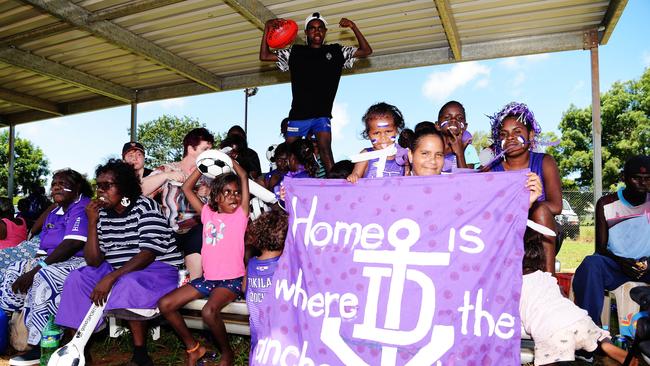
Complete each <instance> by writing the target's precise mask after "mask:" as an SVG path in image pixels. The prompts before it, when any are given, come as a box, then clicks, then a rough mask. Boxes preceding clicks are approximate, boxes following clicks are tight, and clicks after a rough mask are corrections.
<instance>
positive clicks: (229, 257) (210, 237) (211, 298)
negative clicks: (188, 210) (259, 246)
mask: <svg viewBox="0 0 650 366" xmlns="http://www.w3.org/2000/svg"><path fill="white" fill-rule="evenodd" d="M232 165H233V169H234V170H235V172H236V173H237V175H235V174H233V173H226V174H221V175H219V176H217V177H216V178H214V180H213V181H212V185H211V190H210V197H209V201H208V203H207V204H203V202H202V201H201V199H200V198H199V196H197V194H196V193H195V192H194V191H193V190H192V188H193V187H194V185H195V184H196V182H197V181H198V180H199V177H200V176H201V173H200V172H199V171H198V169H197V170H194V172H192V174H191V175H190V176H189V178H187V180H186V181H185V183H184V184H183V193H184V194H185V197H186V198H187V200H188V202H189V203H190V204H191V205H192V207H193V208H194V209H195V210H196V211H197V212H201V222H202V223H203V246H202V248H201V262H202V265H203V276H201V277H199V278H197V279H194V280H192V281H191V282H190V283H188V284H185V285H183V286H181V287H180V288H177V289H176V290H174V291H172V292H170V293H169V294H167V295H165V296H164V297H163V298H161V299H160V301H159V302H158V307H159V309H160V312H161V313H162V314H163V315H164V316H165V318H166V319H167V321H169V324H171V326H172V327H173V328H174V330H176V333H178V335H179V336H180V338H181V340H182V341H183V343H185V347H186V348H187V351H186V352H187V365H188V366H194V365H196V362H197V361H198V360H199V359H200V358H201V357H203V356H204V355H205V352H206V348H205V347H204V346H202V345H201V344H200V343H199V342H198V341H196V340H195V339H194V337H193V336H192V333H191V332H190V330H189V329H188V328H187V326H186V325H185V322H184V321H183V317H182V316H181V314H180V313H179V311H178V310H179V309H180V308H182V307H183V306H185V305H186V304H187V303H189V302H190V301H192V300H196V299H201V298H205V297H208V302H207V303H206V304H205V306H204V307H203V310H202V311H201V315H202V317H203V322H205V324H207V325H208V327H209V328H210V331H211V332H212V335H213V336H214V339H215V340H216V341H217V347H218V348H219V350H220V351H221V360H220V362H219V365H220V366H226V365H232V364H233V360H234V353H233V351H232V348H230V344H229V343H228V337H227V333H226V327H225V325H224V323H223V319H222V318H221V309H223V307H224V306H226V305H228V304H229V303H230V302H232V301H234V300H235V299H236V298H237V297H239V296H241V295H242V280H243V276H244V274H245V272H246V270H245V268H244V234H245V233H246V225H247V224H248V210H249V208H248V207H249V206H248V201H249V200H250V197H249V192H248V176H247V174H246V171H244V169H242V167H241V166H240V165H239V164H237V162H236V161H234V160H233V161H232ZM242 202H243V203H244V204H243V205H242Z"/></svg>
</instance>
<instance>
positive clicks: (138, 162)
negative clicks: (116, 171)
mask: <svg viewBox="0 0 650 366" xmlns="http://www.w3.org/2000/svg"><path fill="white" fill-rule="evenodd" d="M144 156H145V151H144V146H142V144H141V143H139V142H136V141H131V142H127V143H126V144H124V146H123V147H122V160H124V161H125V162H127V163H129V164H131V165H132V166H133V169H135V172H136V173H137V174H138V177H139V178H140V181H142V178H144V177H146V176H148V175H149V174H151V172H152V171H153V170H151V169H148V168H145V167H144Z"/></svg>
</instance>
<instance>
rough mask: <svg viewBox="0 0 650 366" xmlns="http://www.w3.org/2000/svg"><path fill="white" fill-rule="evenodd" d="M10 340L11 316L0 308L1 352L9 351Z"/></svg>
mask: <svg viewBox="0 0 650 366" xmlns="http://www.w3.org/2000/svg"><path fill="white" fill-rule="evenodd" d="M8 340H9V317H8V316H7V313H5V312H4V310H2V309H0V354H4V353H5V352H6V351H7V344H8V343H9V342H8Z"/></svg>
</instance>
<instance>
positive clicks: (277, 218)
mask: <svg viewBox="0 0 650 366" xmlns="http://www.w3.org/2000/svg"><path fill="white" fill-rule="evenodd" d="M288 227H289V219H288V217H287V214H286V213H284V212H283V211H270V212H265V213H263V214H262V215H261V216H260V217H258V218H257V220H255V221H253V223H252V224H251V225H249V226H248V229H247V230H246V242H247V243H249V244H250V245H252V246H253V247H254V248H255V249H257V250H258V251H260V252H261V254H260V255H258V256H257V257H252V258H251V259H249V260H248V268H247V270H246V278H247V281H246V305H247V306H248V313H249V314H250V317H249V319H250V330H251V353H250V355H251V357H252V356H253V355H254V350H255V346H256V345H257V330H258V329H259V328H260V326H261V323H262V319H263V318H262V317H261V316H260V311H261V309H262V301H263V300H264V296H265V295H266V294H267V293H269V292H270V291H271V290H272V287H271V284H272V281H271V280H272V278H273V273H275V269H276V268H277V266H278V260H279V259H280V255H281V254H282V251H283V250H284V240H285V239H286V237H287V230H288Z"/></svg>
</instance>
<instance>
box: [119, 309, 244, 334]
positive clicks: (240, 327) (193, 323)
mask: <svg viewBox="0 0 650 366" xmlns="http://www.w3.org/2000/svg"><path fill="white" fill-rule="evenodd" d="M207 301H208V300H206V299H200V300H194V301H191V302H189V303H188V304H187V305H185V306H184V307H183V309H186V310H196V311H201V309H203V306H204V305H205V303H206V302H207ZM221 314H222V316H223V322H224V323H225V325H226V331H227V332H228V333H231V334H239V335H250V334H251V330H250V326H249V323H248V307H247V306H246V301H244V300H238V301H235V302H231V303H230V304H228V305H226V306H225V307H224V308H223V309H222V310H221ZM183 319H184V320H185V324H186V325H187V327H188V328H191V329H208V327H207V325H205V323H203V320H202V319H201V316H200V315H199V316H194V315H187V314H184V315H183ZM119 320H120V319H116V318H115V317H113V316H109V318H108V327H109V328H108V329H109V336H110V337H112V338H116V337H118V336H119V335H120V334H122V332H128V331H129V330H128V329H127V328H126V327H123V326H121V325H120V324H118V322H119ZM151 331H152V337H153V339H154V340H157V339H158V338H160V326H155V327H154V328H152V330H151Z"/></svg>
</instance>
